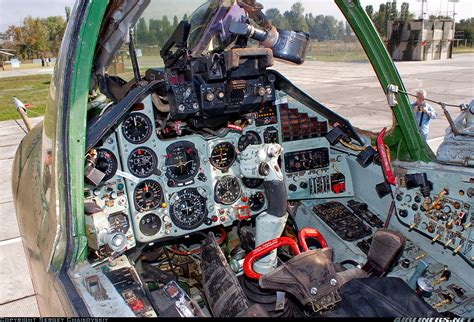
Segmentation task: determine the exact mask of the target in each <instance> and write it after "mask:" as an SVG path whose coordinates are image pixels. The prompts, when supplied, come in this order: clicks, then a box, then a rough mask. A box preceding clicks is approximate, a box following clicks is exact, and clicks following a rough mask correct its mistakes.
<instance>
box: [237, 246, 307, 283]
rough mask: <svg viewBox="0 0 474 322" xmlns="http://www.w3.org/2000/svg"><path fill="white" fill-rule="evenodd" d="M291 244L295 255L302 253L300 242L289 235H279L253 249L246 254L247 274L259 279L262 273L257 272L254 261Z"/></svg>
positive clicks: (244, 267)
mask: <svg viewBox="0 0 474 322" xmlns="http://www.w3.org/2000/svg"><path fill="white" fill-rule="evenodd" d="M286 245H287V246H290V248H291V249H292V250H293V253H294V254H295V255H298V254H300V249H299V248H298V244H297V243H296V242H295V241H294V240H293V239H291V238H288V237H279V238H275V239H270V240H269V241H266V242H264V243H263V244H261V245H260V246H258V247H257V248H255V249H254V250H252V251H251V252H250V253H248V254H247V256H245V259H244V264H243V269H244V273H245V275H247V277H249V278H253V279H259V278H260V276H261V275H260V274H258V273H256V272H255V271H254V270H253V267H252V266H253V262H254V261H255V260H256V259H257V258H260V257H262V256H265V255H267V254H268V253H270V252H271V251H272V250H274V249H277V248H280V247H282V246H286Z"/></svg>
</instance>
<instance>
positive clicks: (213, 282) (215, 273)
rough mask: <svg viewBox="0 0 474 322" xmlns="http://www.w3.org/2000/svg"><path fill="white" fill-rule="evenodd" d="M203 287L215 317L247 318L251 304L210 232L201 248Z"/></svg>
mask: <svg viewBox="0 0 474 322" xmlns="http://www.w3.org/2000/svg"><path fill="white" fill-rule="evenodd" d="M201 269H202V285H203V288H204V294H205V295H206V299H207V302H208V303H209V307H210V309H211V312H212V315H213V316H214V317H235V316H237V315H238V314H239V313H240V314H243V316H245V312H247V310H248V309H249V306H250V305H249V302H248V300H247V297H246V296H245V293H244V291H243V290H242V287H241V286H240V284H239V281H238V280H237V277H236V276H235V273H234V272H233V271H232V269H231V268H230V266H229V264H227V261H226V259H225V256H224V254H223V253H222V250H221V249H220V247H219V245H217V241H216V238H215V237H214V234H213V233H212V232H210V233H209V234H208V235H207V237H206V239H205V240H204V243H203V245H202V248H201Z"/></svg>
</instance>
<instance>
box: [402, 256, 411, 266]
mask: <svg viewBox="0 0 474 322" xmlns="http://www.w3.org/2000/svg"><path fill="white" fill-rule="evenodd" d="M410 263H411V262H410V260H409V259H408V258H405V259H403V260H402V261H401V265H402V267H403V268H408V267H410Z"/></svg>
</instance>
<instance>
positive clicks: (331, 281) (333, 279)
mask: <svg viewBox="0 0 474 322" xmlns="http://www.w3.org/2000/svg"><path fill="white" fill-rule="evenodd" d="M329 283H330V284H331V285H332V286H335V285H336V284H337V281H336V279H335V278H331V280H330V281H329Z"/></svg>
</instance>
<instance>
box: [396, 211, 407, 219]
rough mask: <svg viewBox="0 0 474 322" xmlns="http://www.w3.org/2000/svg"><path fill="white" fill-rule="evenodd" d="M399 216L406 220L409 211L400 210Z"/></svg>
mask: <svg viewBox="0 0 474 322" xmlns="http://www.w3.org/2000/svg"><path fill="white" fill-rule="evenodd" d="M398 214H399V215H400V217H403V218H406V217H407V216H408V211H407V210H406V209H400V211H399V212H398Z"/></svg>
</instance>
